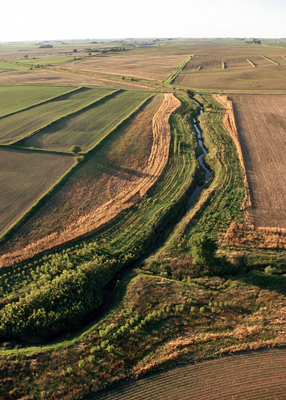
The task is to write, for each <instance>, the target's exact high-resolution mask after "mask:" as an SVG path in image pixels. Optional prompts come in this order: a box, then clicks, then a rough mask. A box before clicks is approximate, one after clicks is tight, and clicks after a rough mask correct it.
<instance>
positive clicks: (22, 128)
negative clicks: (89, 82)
mask: <svg viewBox="0 0 286 400" xmlns="http://www.w3.org/2000/svg"><path fill="white" fill-rule="evenodd" d="M110 93H111V91H104V90H99V91H94V90H92V89H87V90H83V89H79V90H76V91H73V92H71V93H68V94H66V95H64V96H60V97H58V98H55V99H53V100H52V101H50V102H48V103H45V104H42V105H41V104H39V105H38V106H37V107H36V108H30V109H28V110H23V111H21V112H18V113H15V114H13V115H9V116H6V117H5V118H3V119H2V120H1V128H2V129H1V135H0V143H1V144H9V143H11V142H16V141H17V140H19V139H23V138H25V137H26V136H29V135H30V134H31V133H33V132H34V131H38V130H41V129H42V128H43V127H45V126H46V125H49V124H51V122H53V121H55V120H57V119H59V118H60V117H62V116H65V115H67V114H71V113H72V112H75V111H77V110H78V109H81V108H84V106H87V105H89V104H90V103H92V102H94V101H96V100H98V99H100V98H101V97H104V96H106V95H108V94H110ZM35 115H36V117H35ZM16 127H17V128H16Z"/></svg>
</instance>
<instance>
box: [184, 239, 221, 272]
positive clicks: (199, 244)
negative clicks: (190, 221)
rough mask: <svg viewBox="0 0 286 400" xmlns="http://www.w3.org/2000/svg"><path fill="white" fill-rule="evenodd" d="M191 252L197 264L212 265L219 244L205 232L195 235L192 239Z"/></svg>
mask: <svg viewBox="0 0 286 400" xmlns="http://www.w3.org/2000/svg"><path fill="white" fill-rule="evenodd" d="M190 244H191V254H192V257H193V263H194V264H195V265H211V264H213V262H214V260H215V252H216V250H217V244H216V241H215V240H214V239H212V238H211V237H210V236H208V235H207V234H205V233H201V234H197V235H194V236H193V237H192V239H191V241H190Z"/></svg>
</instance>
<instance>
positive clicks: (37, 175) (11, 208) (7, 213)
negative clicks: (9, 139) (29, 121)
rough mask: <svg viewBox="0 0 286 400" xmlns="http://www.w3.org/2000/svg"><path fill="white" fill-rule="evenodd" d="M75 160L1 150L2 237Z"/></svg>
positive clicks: (0, 216)
mask: <svg viewBox="0 0 286 400" xmlns="http://www.w3.org/2000/svg"><path fill="white" fill-rule="evenodd" d="M73 163H74V159H73V157H69V156H64V155H55V154H43V153H42V154H40V153H38V152H27V151H22V150H15V149H3V148H1V149H0V220H1V223H0V233H1V234H3V232H4V231H5V230H7V228H9V227H10V226H11V224H12V223H14V222H15V221H16V220H17V219H18V218H19V217H20V216H21V215H23V213H25V211H27V210H28V209H29V208H30V207H31V206H32V205H33V204H34V203H35V202H36V201H37V200H38V199H39V198H40V197H41V196H42V195H43V194H44V193H45V192H46V191H47V190H48V189H49V188H50V187H51V186H53V185H54V184H55V183H56V182H57V181H58V180H59V179H60V178H61V176H62V175H63V174H65V173H66V172H67V171H68V169H69V168H70V167H71V166H72V165H73Z"/></svg>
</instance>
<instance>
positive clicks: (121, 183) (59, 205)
mask: <svg viewBox="0 0 286 400" xmlns="http://www.w3.org/2000/svg"><path fill="white" fill-rule="evenodd" d="M161 102H162V95H160V94H158V95H157V96H156V97H155V98H154V99H152V100H151V102H150V103H148V104H147V105H146V106H145V108H144V110H143V111H142V112H141V113H139V114H137V115H136V116H135V117H134V118H133V119H132V121H131V123H130V124H128V126H126V127H122V128H121V129H119V130H117V131H116V132H115V133H114V134H113V135H112V136H110V138H109V139H108V140H107V141H106V143H105V144H103V146H102V147H101V148H100V149H99V150H98V151H96V152H95V154H93V155H92V156H91V157H90V158H89V159H88V161H87V162H86V163H85V164H83V165H82V166H81V168H79V169H78V170H77V171H76V172H75V174H74V175H73V176H71V177H70V179H69V180H68V182H67V183H66V184H65V185H64V187H63V188H62V189H61V190H59V192H58V193H57V194H56V195H55V196H54V197H53V198H52V199H50V201H49V202H48V203H47V204H46V205H45V207H44V208H42V209H40V210H39V212H38V213H37V214H36V215H35V216H34V217H33V218H32V219H31V220H30V221H28V222H27V223H26V224H25V226H24V227H23V228H22V229H20V230H19V232H18V233H17V235H15V236H14V238H13V240H12V241H10V246H9V247H10V251H12V250H14V251H15V250H19V249H21V248H24V247H25V246H28V245H30V246H29V247H31V244H32V243H33V242H37V241H38V240H40V239H43V238H45V239H44V240H45V241H46V242H48V241H47V238H46V237H47V236H48V235H51V234H52V233H55V232H57V231H58V232H60V231H63V229H64V230H66V229H67V227H69V230H68V232H66V235H70V234H71V232H70V226H71V224H74V229H77V231H79V229H84V230H85V231H88V229H91V226H93V227H94V226H96V225H95V224H96V221H97V218H98V216H99V211H100V209H99V208H100V206H102V205H104V203H106V202H107V201H109V207H108V208H105V210H106V211H105V217H106V220H108V218H109V219H110V218H111V215H112V210H111V207H112V201H113V199H115V200H116V196H118V195H119V194H122V193H129V192H131V190H132V189H134V188H135V189H136V187H137V186H138V181H139V180H140V179H142V176H143V175H144V174H146V171H145V169H146V164H147V162H148V159H149V156H150V152H151V146H152V124H151V121H152V116H153V115H154V114H155V112H156V111H157V108H158V107H159V106H160V104H161ZM71 193H72V196H71ZM63 199H64V201H63ZM114 203H115V204H114V206H116V204H117V203H116V201H115V202H114ZM117 207H118V205H117ZM121 207H122V205H121ZM117 212H118V210H117ZM79 220H81V226H80V225H79V223H78V222H77V221H79ZM42 221H45V223H44V224H42ZM101 223H102V222H101ZM92 224H93V225H92ZM88 226H89V228H88ZM49 245H50V243H49ZM40 246H41V248H43V246H44V244H43V243H41V245H40Z"/></svg>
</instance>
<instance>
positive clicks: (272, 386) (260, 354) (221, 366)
mask: <svg viewBox="0 0 286 400" xmlns="http://www.w3.org/2000/svg"><path fill="white" fill-rule="evenodd" d="M285 356H286V349H271V350H262V351H261V350H260V351H257V352H249V353H241V354H239V353H238V354H237V355H233V356H226V357H222V358H216V359H213V360H208V361H202V362H199V363H197V364H192V365H185V366H180V367H177V368H174V369H171V370H168V371H165V372H162V373H158V374H156V375H153V376H151V377H146V378H144V379H142V380H138V381H133V382H132V383H129V384H128V383H127V384H123V385H122V387H118V389H114V390H112V391H110V392H107V393H101V394H97V395H94V396H90V397H89V398H88V399H90V400H91V399H93V400H111V399H112V400H123V399H124V400H135V399H136V400H141V399H142V400H147V399H150V400H151V399H168V400H189V399H192V400H201V399H202V400H203V399H207V400H215V399H230V398H235V399H241V400H242V399H243V400H246V399H247V400H251V399H253V400H254V399H258V398H259V399H265V400H266V399H267V400H270V399H277V400H282V399H284V400H285V399H286V382H285V369H286V357H285Z"/></svg>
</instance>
